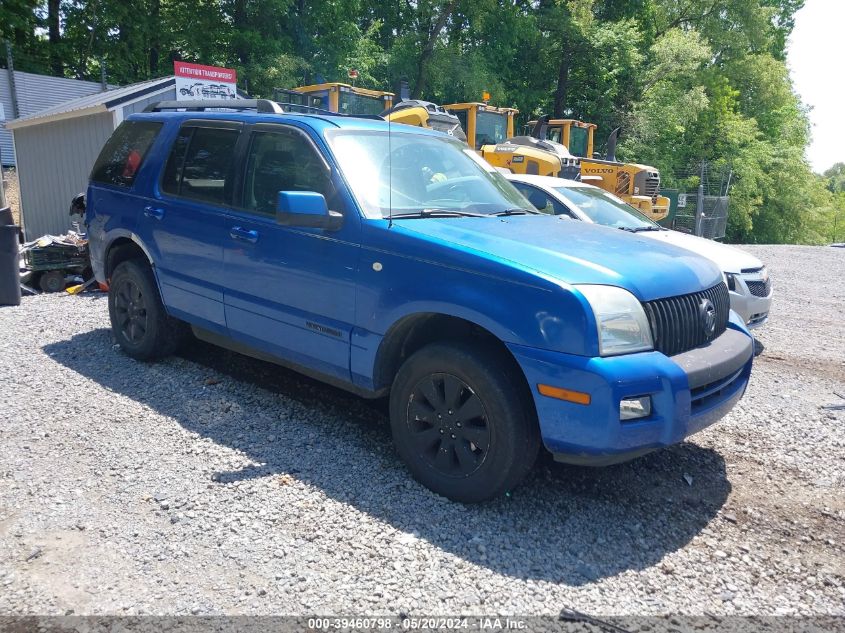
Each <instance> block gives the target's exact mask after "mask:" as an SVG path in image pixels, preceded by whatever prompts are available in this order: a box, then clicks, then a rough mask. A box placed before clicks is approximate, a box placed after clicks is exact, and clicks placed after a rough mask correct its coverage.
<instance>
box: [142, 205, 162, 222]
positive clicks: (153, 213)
mask: <svg viewBox="0 0 845 633" xmlns="http://www.w3.org/2000/svg"><path fill="white" fill-rule="evenodd" d="M144 215H145V216H147V217H148V218H153V219H154V220H161V219H162V218H163V217H164V209H158V208H156V207H144Z"/></svg>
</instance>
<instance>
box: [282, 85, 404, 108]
mask: <svg viewBox="0 0 845 633" xmlns="http://www.w3.org/2000/svg"><path fill="white" fill-rule="evenodd" d="M393 97H394V94H393V93H392V92H385V91H383V90H369V89H368V88H358V87H357V86H350V85H349V84H342V83H336V82H335V83H322V84H314V85H312V86H300V87H298V88H293V89H284V88H277V89H276V90H275V91H274V94H273V100H274V101H277V102H279V103H289V104H291V105H294V106H303V107H304V108H318V109H321V110H328V111H330V112H339V113H341V114H376V115H378V114H381V113H382V112H384V111H385V110H388V109H390V108H391V107H393Z"/></svg>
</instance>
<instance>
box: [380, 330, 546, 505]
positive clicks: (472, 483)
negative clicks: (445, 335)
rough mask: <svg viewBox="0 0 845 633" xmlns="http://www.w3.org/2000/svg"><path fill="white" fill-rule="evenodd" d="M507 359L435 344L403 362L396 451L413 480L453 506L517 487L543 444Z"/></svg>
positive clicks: (396, 392) (397, 390)
mask: <svg viewBox="0 0 845 633" xmlns="http://www.w3.org/2000/svg"><path fill="white" fill-rule="evenodd" d="M525 391H526V390H525V389H524V386H523V385H521V381H520V380H519V376H518V375H515V371H514V369H513V368H512V366H511V364H509V363H507V362H506V361H505V360H504V359H503V358H502V357H501V355H500V354H497V353H495V352H493V351H489V350H478V349H474V348H471V347H469V346H466V345H462V344H460V343H435V344H432V345H428V346H426V347H424V348H423V349H421V350H419V351H418V352H416V353H415V354H414V355H412V356H411V357H410V358H409V359H408V360H407V361H405V363H404V364H403V365H402V367H401V369H400V370H399V373H398V374H397V376H396V379H395V381H394V383H393V388H392V390H391V394H390V424H391V428H392V431H393V441H394V443H395V445H396V449H397V451H398V453H399V455H400V456H401V457H402V459H403V460H404V461H405V463H406V464H407V465H408V468H409V469H410V471H411V473H412V474H413V475H414V477H415V478H416V479H417V480H418V481H419V482H420V483H422V484H423V485H424V486H426V487H427V488H430V489H431V490H433V491H434V492H436V493H437V494H440V495H443V496H444V497H447V498H449V499H452V500H453V501H460V502H463V503H474V502H479V501H485V500H488V499H492V498H494V497H498V496H499V495H502V494H504V493H505V492H507V491H509V490H512V489H513V488H515V487H516V486H517V485H518V484H519V483H520V482H521V481H522V479H524V477H525V476H526V475H527V474H528V472H529V471H530V470H531V468H532V466H533V465H534V462H535V460H536V458H537V452H538V450H539V446H540V434H539V428H538V425H537V421H536V417H535V415H534V410H533V406H532V405H531V403H530V401H529V398H530V395H528V394H526V393H525Z"/></svg>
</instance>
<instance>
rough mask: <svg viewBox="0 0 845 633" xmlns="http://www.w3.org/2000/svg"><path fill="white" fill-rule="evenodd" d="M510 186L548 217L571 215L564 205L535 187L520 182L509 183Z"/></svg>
mask: <svg viewBox="0 0 845 633" xmlns="http://www.w3.org/2000/svg"><path fill="white" fill-rule="evenodd" d="M511 184H512V185H513V186H514V187H516V188H517V189H519V192H520V193H521V194H522V195H524V196H525V197H526V198H528V202H530V203H531V204H532V205H533V206H534V207H536V208H537V210H538V211H542V212H543V213H548V214H549V215H571V214H570V213H569V210H568V209H567V208H566V207H565V206H564V205H562V204H561V203H560V202H559V201H558V200H556V199H554V198H552V197H551V196H550V195H549V194H547V193H546V192H545V191H543V190H542V189H537V187H532V186H531V185H526V184H525V183H522V182H513V181H511Z"/></svg>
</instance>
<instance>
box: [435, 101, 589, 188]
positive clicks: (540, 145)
mask: <svg viewBox="0 0 845 633" xmlns="http://www.w3.org/2000/svg"><path fill="white" fill-rule="evenodd" d="M443 107H444V108H445V109H446V110H447V111H449V112H451V113H453V114H455V115H456V116H457V117H458V119H460V121H461V126H462V127H463V129H464V131H465V132H466V136H467V144H468V145H469V146H470V147H472V148H473V149H475V150H476V151H477V152H479V153H480V154H481V156H482V157H483V158H484V160H486V161H487V162H488V163H490V164H491V165H493V166H494V167H501V168H503V169H507V170H509V171H511V172H513V173H516V174H536V175H540V176H560V177H562V178H578V177H580V167H579V166H578V160H577V159H576V158H573V157H572V156H571V155H570V154H569V152H568V151H567V150H566V148H564V147H563V146H562V145H561V144H559V143H553V142H550V141H547V140H544V139H542V138H538V137H534V136H527V135H524V136H514V119H515V118H516V115H517V114H518V113H519V110H517V109H515V108H498V107H495V106H491V105H488V104H486V103H477V102H470V103H452V104H449V105H445V106H443Z"/></svg>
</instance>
